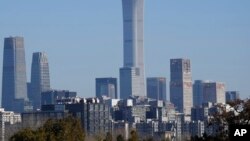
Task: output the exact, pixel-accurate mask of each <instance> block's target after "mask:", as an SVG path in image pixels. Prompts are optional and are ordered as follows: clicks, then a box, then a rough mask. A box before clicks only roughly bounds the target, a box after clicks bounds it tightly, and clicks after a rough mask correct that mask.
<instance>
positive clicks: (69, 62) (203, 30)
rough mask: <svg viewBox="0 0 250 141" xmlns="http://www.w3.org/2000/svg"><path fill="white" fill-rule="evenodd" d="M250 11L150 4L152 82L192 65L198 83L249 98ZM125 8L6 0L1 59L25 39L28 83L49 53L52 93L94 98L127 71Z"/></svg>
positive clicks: (233, 5) (113, 3) (109, 1)
mask: <svg viewBox="0 0 250 141" xmlns="http://www.w3.org/2000/svg"><path fill="white" fill-rule="evenodd" d="M249 7H250V1H248V0H242V1H240V2H239V1H233V0H220V1H217V0H210V1H202V2H201V1H198V0H189V1H169V0H164V1H160V0H158V1H155V0H148V1H146V2H145V20H144V36H145V38H144V52H145V71H146V73H145V76H146V77H150V76H164V77H167V81H169V77H170V65H169V64H170V59H171V58H189V59H190V60H191V69H192V80H197V79H202V80H214V81H221V82H225V84H226V90H237V91H239V92H240V96H241V98H246V97H249V95H250V87H249V80H250V75H249V74H248V73H249V72H250V63H249V62H248V60H249V52H250V40H249V39H250V16H249V13H250V9H249ZM121 9H122V8H121V1H120V0H106V1H100V0H91V1H79V0H78V1H74V2H72V1H67V0H60V1H59V0H53V1H49V0H43V1H32V0H26V1H25V2H24V1H17V0H15V1H7V0H3V1H1V2H0V29H1V30H0V31H1V32H0V39H1V40H0V46H1V50H0V54H3V41H4V38H5V37H8V36H23V37H24V40H25V41H24V42H25V43H24V44H25V51H26V64H27V65H26V67H27V76H28V78H27V80H28V81H30V70H31V59H32V52H36V51H45V52H46V53H47V55H48V59H49V65H50V77H51V86H52V87H53V88H55V89H69V90H73V91H77V92H78V95H79V96H82V97H89V96H94V95H95V78H96V77H117V78H118V77H119V68H120V67H122V66H123V53H122V51H123V41H122V40H123V38H122V35H123V34H122V10H121ZM0 66H2V57H1V60H0ZM1 72H2V69H1ZM1 75H2V73H1ZM1 75H0V78H2V77H1ZM0 83H1V81H0ZM168 90H169V87H168V88H167V91H168ZM168 95H169V92H168Z"/></svg>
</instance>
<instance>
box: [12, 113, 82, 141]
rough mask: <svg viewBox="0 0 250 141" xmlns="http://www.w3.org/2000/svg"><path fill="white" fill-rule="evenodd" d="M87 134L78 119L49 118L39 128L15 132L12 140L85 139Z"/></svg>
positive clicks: (78, 140) (51, 140)
mask: <svg viewBox="0 0 250 141" xmlns="http://www.w3.org/2000/svg"><path fill="white" fill-rule="evenodd" d="M84 138H85V134H84V131H83V129H82V126H81V123H80V121H79V120H78V119H76V118H73V117H68V118H64V119H49V120H48V121H47V122H46V123H45V124H44V125H43V126H42V127H40V128H38V129H37V130H32V129H30V128H26V129H23V130H20V131H19V132H17V133H15V134H14V135H13V136H12V137H11V138H10V141H84Z"/></svg>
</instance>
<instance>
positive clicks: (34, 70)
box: [29, 52, 50, 110]
mask: <svg viewBox="0 0 250 141" xmlns="http://www.w3.org/2000/svg"><path fill="white" fill-rule="evenodd" d="M30 85H31V90H30V93H29V99H30V100H31V102H32V105H33V109H35V110H36V109H40V107H41V93H42V92H44V91H48V90H50V77H49V63H48V58H47V55H46V53H45V52H35V53H33V57H32V66H31V84H30Z"/></svg>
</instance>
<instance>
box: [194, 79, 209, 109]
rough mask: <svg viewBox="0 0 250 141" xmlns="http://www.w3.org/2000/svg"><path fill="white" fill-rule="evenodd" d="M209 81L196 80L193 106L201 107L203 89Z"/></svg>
mask: <svg viewBox="0 0 250 141" xmlns="http://www.w3.org/2000/svg"><path fill="white" fill-rule="evenodd" d="M206 82H207V81H203V80H195V82H194V84H193V105H194V106H197V107H199V106H201V105H202V103H203V88H204V85H205V83H206Z"/></svg>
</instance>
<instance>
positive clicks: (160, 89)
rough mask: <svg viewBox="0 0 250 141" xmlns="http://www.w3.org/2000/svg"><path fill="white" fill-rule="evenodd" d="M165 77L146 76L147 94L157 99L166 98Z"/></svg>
mask: <svg viewBox="0 0 250 141" xmlns="http://www.w3.org/2000/svg"><path fill="white" fill-rule="evenodd" d="M166 92H167V91H166V78H165V77H149V78H147V96H148V97H149V98H153V99H157V100H164V101H166V100H167V94H166Z"/></svg>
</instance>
